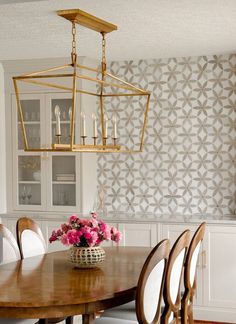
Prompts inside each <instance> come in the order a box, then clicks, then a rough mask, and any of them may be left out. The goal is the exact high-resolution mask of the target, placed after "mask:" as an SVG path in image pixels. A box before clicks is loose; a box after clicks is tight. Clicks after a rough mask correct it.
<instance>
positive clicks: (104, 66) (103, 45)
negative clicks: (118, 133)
mask: <svg viewBox="0 0 236 324" xmlns="http://www.w3.org/2000/svg"><path fill="white" fill-rule="evenodd" d="M101 34H102V68H103V69H104V70H106V39H105V33H101Z"/></svg>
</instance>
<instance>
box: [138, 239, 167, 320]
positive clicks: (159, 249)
mask: <svg viewBox="0 0 236 324" xmlns="http://www.w3.org/2000/svg"><path fill="white" fill-rule="evenodd" d="M169 252H170V242H169V240H163V241H161V242H160V243H158V244H157V245H156V246H155V247H154V248H153V249H152V251H151V253H150V254H149V256H148V257H147V259H146V261H145V263H144V265H143V268H142V271H141V273H140V277H139V281H138V286H137V295H136V314H137V318H138V322H139V323H142V324H150V322H148V321H147V319H146V317H145V313H144V305H143V300H144V289H145V286H146V282H147V279H148V277H149V275H150V273H151V271H152V270H153V269H154V267H155V266H156V265H157V264H158V263H159V262H160V261H162V260H164V261H165V264H164V270H163V277H162V284H161V289H160V295H159V301H158V305H157V309H156V314H155V316H154V319H153V322H152V323H159V320H160V310H161V300H162V295H163V288H164V281H165V274H166V268H167V262H168V257H169ZM153 302H154V303H155V300H154V301H153Z"/></svg>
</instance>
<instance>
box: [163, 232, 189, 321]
mask: <svg viewBox="0 0 236 324" xmlns="http://www.w3.org/2000/svg"><path fill="white" fill-rule="evenodd" d="M189 241H190V231H189V230H186V231H184V232H183V233H182V234H181V235H180V236H179V237H178V238H177V240H176V241H175V244H174V245H173V247H172V249H171V252H170V256H169V260H168V264H167V269H166V278H165V283H164V292H163V298H164V302H165V307H164V310H163V313H162V315H161V324H168V323H169V319H170V315H171V313H173V314H174V320H173V321H172V322H173V323H178V321H179V320H178V316H179V309H180V304H181V296H180V284H181V278H182V274H183V266H184V262H185V257H186V254H187V250H188V247H189ZM183 249H185V257H184V260H183V266H182V270H181V275H180V281H179V287H178V293H177V298H176V301H175V303H173V302H172V300H171V295H170V278H171V272H172V268H173V265H174V262H175V260H176V258H177V257H178V255H179V254H180V252H181V251H182V250H183Z"/></svg>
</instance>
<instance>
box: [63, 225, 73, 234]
mask: <svg viewBox="0 0 236 324" xmlns="http://www.w3.org/2000/svg"><path fill="white" fill-rule="evenodd" d="M69 229H71V226H70V225H68V224H61V230H62V232H63V233H67V232H68V231H69Z"/></svg>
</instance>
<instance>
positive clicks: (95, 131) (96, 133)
mask: <svg viewBox="0 0 236 324" xmlns="http://www.w3.org/2000/svg"><path fill="white" fill-rule="evenodd" d="M92 118H93V137H94V138H96V137H98V131H97V117H96V115H95V114H92Z"/></svg>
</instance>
